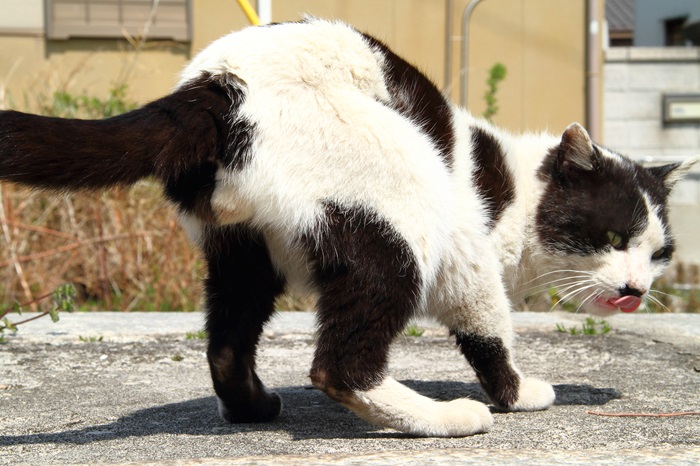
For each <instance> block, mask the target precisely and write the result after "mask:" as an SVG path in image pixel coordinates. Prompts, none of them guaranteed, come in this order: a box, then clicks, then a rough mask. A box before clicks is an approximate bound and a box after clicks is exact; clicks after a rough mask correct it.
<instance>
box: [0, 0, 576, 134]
mask: <svg viewBox="0 0 700 466" xmlns="http://www.w3.org/2000/svg"><path fill="white" fill-rule="evenodd" d="M42 3H43V2H42V1H41V0H0V11H1V10H4V11H10V12H11V14H9V15H8V16H7V18H10V17H12V15H14V16H16V17H22V18H25V19H24V20H23V21H25V23H26V22H27V21H28V22H29V23H28V24H24V25H23V26H24V27H23V28H14V29H12V28H10V27H9V25H8V24H5V23H9V22H10V21H9V20H8V21H3V20H2V19H0V104H1V103H2V98H3V90H4V97H5V101H6V102H10V103H11V104H12V105H13V106H14V107H15V108H26V107H27V105H29V106H31V104H32V102H35V101H36V99H39V98H43V97H42V96H47V95H50V94H51V92H53V91H54V90H56V89H67V90H69V91H70V92H73V93H81V92H86V93H90V94H94V95H106V93H107V91H108V89H109V88H110V87H112V86H114V85H115V84H119V83H121V82H127V83H128V85H129V97H130V98H131V99H133V100H135V101H137V102H146V101H148V100H152V99H154V98H157V97H158V96H161V95H163V94H165V93H167V92H168V91H169V90H170V89H171V88H172V86H173V84H174V83H175V82H176V80H177V75H178V73H179V71H180V69H181V68H182V67H183V66H184V65H185V63H186V62H187V60H189V59H190V58H191V57H192V56H193V55H194V54H195V53H196V52H198V51H199V50H201V49H202V48H204V47H205V46H206V45H207V44H208V43H209V42H211V41H212V40H214V39H216V38H218V37H220V36H222V35H224V34H226V33H228V32H230V31H232V30H236V29H240V28H241V27H244V26H246V25H247V24H248V21H247V19H246V17H245V15H244V14H243V13H242V11H241V10H240V9H239V7H238V5H237V3H236V2H235V1H234V0H193V6H192V32H193V36H192V41H191V42H190V43H187V44H184V43H163V42H157V41H152V42H147V43H146V46H145V47H144V48H143V49H142V50H141V51H140V52H139V53H138V54H136V53H134V51H133V47H131V46H130V45H129V43H128V42H126V41H123V40H122V41H119V40H85V39H83V40H76V39H72V40H68V41H46V40H45V38H44V37H43V36H42V34H41V31H42V30H43V17H42V18H38V19H36V18H35V17H36V15H37V13H36V11H37V9H38V8H39V9H40V8H41V5H40V4H42ZM252 3H254V2H252ZM452 3H453V8H452V11H451V12H450V13H451V17H452V26H453V35H452V45H453V53H452V70H453V72H452V75H451V77H450V78H451V79H450V82H451V86H450V88H449V89H447V93H448V94H449V96H450V97H451V98H452V100H454V101H459V78H460V74H459V73H460V70H459V54H460V43H461V36H460V24H461V15H462V12H463V10H464V8H465V7H466V5H467V4H468V0H455V1H453V2H452ZM445 5H446V2H445V1H444V0H352V1H348V0H273V2H272V19H273V21H276V22H281V21H288V20H297V19H300V18H301V17H302V16H303V15H304V14H311V15H314V16H318V17H323V18H331V19H342V20H344V21H347V22H349V23H351V24H353V25H354V26H356V27H357V28H358V29H360V30H363V31H366V32H369V33H370V34H372V35H375V36H377V37H378V38H379V39H381V40H383V41H384V42H386V43H387V44H388V45H389V46H391V47H392V48H393V49H394V50H395V51H396V52H397V53H399V54H400V55H402V56H403V57H405V58H406V59H408V60H409V61H411V62H412V63H413V64H415V65H416V66H417V67H418V68H419V69H421V70H423V71H424V72H425V73H426V74H427V75H428V76H429V77H430V78H431V79H433V81H434V82H435V83H436V84H437V85H438V87H440V88H443V83H444V82H445V79H444V68H445V15H446V11H445ZM6 8H9V10H8V9H6ZM27 18H35V19H33V20H28V19H27ZM470 27H471V33H470V34H469V40H470V49H469V50H470V53H469V54H470V60H469V66H468V68H467V70H466V73H467V77H468V84H469V98H468V106H469V108H470V110H471V111H472V112H473V113H475V114H480V113H481V112H483V110H484V107H485V104H484V99H483V94H484V92H485V90H486V84H485V82H486V78H487V70H488V69H489V68H490V67H491V66H492V65H493V64H494V63H496V62H501V63H503V64H504V65H505V66H506V68H507V70H508V75H507V77H506V79H505V81H504V82H503V83H502V85H501V90H500V91H499V94H498V101H499V107H500V110H499V112H498V114H497V115H496V116H495V117H494V121H495V122H496V123H498V124H499V125H502V126H504V127H506V128H508V129H511V130H513V131H521V130H543V129H550V130H552V131H554V132H559V131H562V130H563V128H564V127H565V126H566V125H567V124H568V123H569V122H571V121H584V120H585V34H584V28H585V0H567V1H561V0H483V1H482V2H481V3H480V4H479V5H478V6H477V7H476V9H475V10H474V14H473V16H472V19H471V23H470Z"/></svg>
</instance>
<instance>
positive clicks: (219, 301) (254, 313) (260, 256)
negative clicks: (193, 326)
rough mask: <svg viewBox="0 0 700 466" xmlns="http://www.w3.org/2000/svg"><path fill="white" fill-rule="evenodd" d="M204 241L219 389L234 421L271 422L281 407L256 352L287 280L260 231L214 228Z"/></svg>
mask: <svg viewBox="0 0 700 466" xmlns="http://www.w3.org/2000/svg"><path fill="white" fill-rule="evenodd" d="M205 238H206V239H205V243H204V254H205V258H206V262H207V269H208V275H207V278H206V281H205V283H204V285H205V292H206V304H207V305H206V309H207V320H206V329H207V332H208V333H209V348H208V351H207V357H208V359H209V366H210V368H211V375H212V379H213V382H214V390H215V391H216V394H217V395H218V397H219V398H220V399H221V400H222V401H223V403H224V405H225V406H226V408H227V414H226V417H227V420H228V421H229V422H262V421H270V420H272V419H274V418H275V417H276V416H277V414H279V412H280V409H281V402H280V399H279V397H278V396H277V395H276V394H272V393H269V392H267V391H266V390H265V388H264V386H263V384H262V382H261V381H260V379H259V378H258V376H257V374H256V373H255V349H256V346H257V344H258V340H259V338H260V334H261V333H262V330H263V325H264V324H265V322H267V320H268V319H269V318H270V316H271V315H272V314H273V312H274V300H275V298H276V297H277V296H278V295H279V294H280V293H281V292H282V291H283V290H284V280H283V279H282V277H280V276H279V274H277V272H276V271H275V269H274V267H273V265H272V262H271V261H270V256H269V254H268V250H267V246H266V245H265V241H264V240H263V238H262V236H261V235H260V234H258V233H256V232H255V231H252V230H250V229H248V228H245V227H210V228H208V229H207V232H206V236H205Z"/></svg>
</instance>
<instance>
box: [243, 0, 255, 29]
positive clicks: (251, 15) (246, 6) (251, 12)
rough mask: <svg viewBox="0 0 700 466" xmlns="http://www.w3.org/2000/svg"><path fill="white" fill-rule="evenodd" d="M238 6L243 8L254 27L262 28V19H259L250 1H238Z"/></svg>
mask: <svg viewBox="0 0 700 466" xmlns="http://www.w3.org/2000/svg"><path fill="white" fill-rule="evenodd" d="M238 4H239V5H240V6H241V9H242V10H243V13H245V15H246V16H247V17H248V21H250V23H251V24H252V25H253V26H260V18H258V14H257V13H256V12H255V9H253V7H252V6H250V2H249V1H248V0H238Z"/></svg>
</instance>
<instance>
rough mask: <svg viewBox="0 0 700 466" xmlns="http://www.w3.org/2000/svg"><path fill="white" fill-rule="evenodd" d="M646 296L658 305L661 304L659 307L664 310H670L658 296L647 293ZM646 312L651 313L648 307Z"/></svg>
mask: <svg viewBox="0 0 700 466" xmlns="http://www.w3.org/2000/svg"><path fill="white" fill-rule="evenodd" d="M664 294H666V293H664ZM669 296H670V295H669ZM646 297H647V299H648V300H649V301H651V302H653V303H654V304H656V305H658V306H661V308H663V310H664V312H671V310H670V309H669V308H668V306H666V305H665V304H664V303H662V302H661V301H660V300H659V299H658V298H656V297H654V296H652V295H651V294H647V296H646ZM647 313H649V314H651V311H650V310H649V308H648V307H647Z"/></svg>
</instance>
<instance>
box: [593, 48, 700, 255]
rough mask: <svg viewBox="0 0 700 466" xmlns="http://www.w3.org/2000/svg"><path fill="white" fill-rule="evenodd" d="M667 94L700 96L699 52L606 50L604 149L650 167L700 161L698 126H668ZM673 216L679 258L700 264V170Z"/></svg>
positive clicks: (682, 191)
mask: <svg viewBox="0 0 700 466" xmlns="http://www.w3.org/2000/svg"><path fill="white" fill-rule="evenodd" d="M665 93H674V94H684V93H700V48H697V47H683V48H675V47H664V48H642V47H629V48H627V47H616V48H610V49H608V50H607V51H606V55H605V67H604V101H603V141H602V143H603V144H604V145H605V146H607V147H610V148H611V149H614V150H615V151H617V152H620V153H621V154H624V155H627V156H630V157H632V158H634V159H636V160H638V161H640V162H643V163H647V164H660V163H671V162H676V161H680V160H683V159H686V158H689V157H697V156H700V123H685V124H681V125H672V126H671V125H664V123H663V110H662V102H663V95H664V94H665ZM698 165H700V163H699V164H698ZM670 215H671V224H672V225H673V229H674V232H675V234H676V238H677V245H678V254H677V257H678V258H679V260H681V261H682V262H688V263H696V264H700V166H696V167H694V168H693V170H692V172H691V173H690V176H689V178H688V179H686V180H684V181H682V182H680V183H679V185H678V186H677V187H676V189H675V191H674V193H673V197H672V199H671V213H670Z"/></svg>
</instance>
